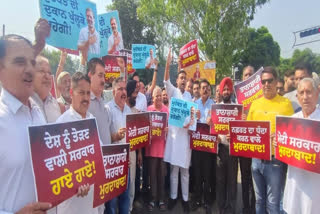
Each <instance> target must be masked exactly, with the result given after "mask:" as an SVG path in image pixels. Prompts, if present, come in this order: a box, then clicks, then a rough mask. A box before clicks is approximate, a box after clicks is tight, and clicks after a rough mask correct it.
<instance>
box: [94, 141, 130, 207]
mask: <svg viewBox="0 0 320 214" xmlns="http://www.w3.org/2000/svg"><path fill="white" fill-rule="evenodd" d="M129 147H130V145H129V144H110V145H105V146H102V155H103V165H104V171H105V176H101V177H100V178H99V181H97V182H96V183H95V185H94V197H93V207H97V206H99V205H101V204H103V203H104V202H106V201H109V200H111V199H113V198H115V197H117V196H118V195H120V194H121V193H123V192H124V191H125V190H126V189H127V186H128V185H127V184H128V173H129V169H128V166H129V153H130V148H129Z"/></svg>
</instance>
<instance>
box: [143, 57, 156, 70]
mask: <svg viewBox="0 0 320 214" xmlns="http://www.w3.org/2000/svg"><path fill="white" fill-rule="evenodd" d="M150 61H151V57H150V56H149V57H148V58H147V59H146V64H145V66H146V67H147V65H148V64H149V63H150ZM155 67H156V64H154V63H152V64H151V66H150V69H154V68H155Z"/></svg>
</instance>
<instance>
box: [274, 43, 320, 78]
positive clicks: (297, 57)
mask: <svg viewBox="0 0 320 214" xmlns="http://www.w3.org/2000/svg"><path fill="white" fill-rule="evenodd" d="M300 63H302V64H309V65H310V66H311V68H312V71H313V72H316V73H318V74H319V73H320V54H316V53H313V52H312V50H311V49H309V48H306V49H304V50H299V49H296V50H295V51H294V52H293V54H292V57H291V58H288V59H281V61H280V65H279V66H278V70H279V72H280V73H281V74H282V76H283V74H284V73H285V72H286V71H287V70H293V69H294V67H295V66H296V65H297V64H300Z"/></svg>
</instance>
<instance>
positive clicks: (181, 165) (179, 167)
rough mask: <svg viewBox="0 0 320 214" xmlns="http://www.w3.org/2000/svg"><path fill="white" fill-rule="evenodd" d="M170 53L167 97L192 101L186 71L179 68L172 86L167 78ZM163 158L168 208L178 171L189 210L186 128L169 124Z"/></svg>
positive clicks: (174, 197)
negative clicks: (167, 169) (167, 172)
mask: <svg viewBox="0 0 320 214" xmlns="http://www.w3.org/2000/svg"><path fill="white" fill-rule="evenodd" d="M170 55H171V53H169V56H168V58H167V65H166V70H165V75H164V86H165V88H166V91H167V94H168V98H169V99H170V98H171V97H174V98H178V99H183V100H185V101H190V102H192V97H191V94H190V93H189V92H187V91H185V90H184V89H185V86H186V73H185V71H183V70H181V71H180V72H179V73H178V77H177V86H178V88H176V87H174V86H173V85H172V84H171V82H170V79H169V66H170V63H171V62H170V61H171V56H170ZM163 160H164V161H165V162H168V163H170V165H171V173H170V199H169V204H168V208H169V209H172V208H173V207H174V205H175V204H176V200H177V196H178V178H179V171H180V173H181V190H182V199H183V202H182V205H183V209H184V212H186V213H187V212H189V204H188V200H189V166H190V160H191V149H190V145H189V134H188V129H184V128H178V127H175V126H171V125H169V132H168V138H167V142H166V147H165V151H164V157H163Z"/></svg>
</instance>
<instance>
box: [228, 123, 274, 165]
mask: <svg viewBox="0 0 320 214" xmlns="http://www.w3.org/2000/svg"><path fill="white" fill-rule="evenodd" d="M229 125H230V155H232V156H239V157H247V158H258V159H264V160H271V143H270V121H230V122H229Z"/></svg>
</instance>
